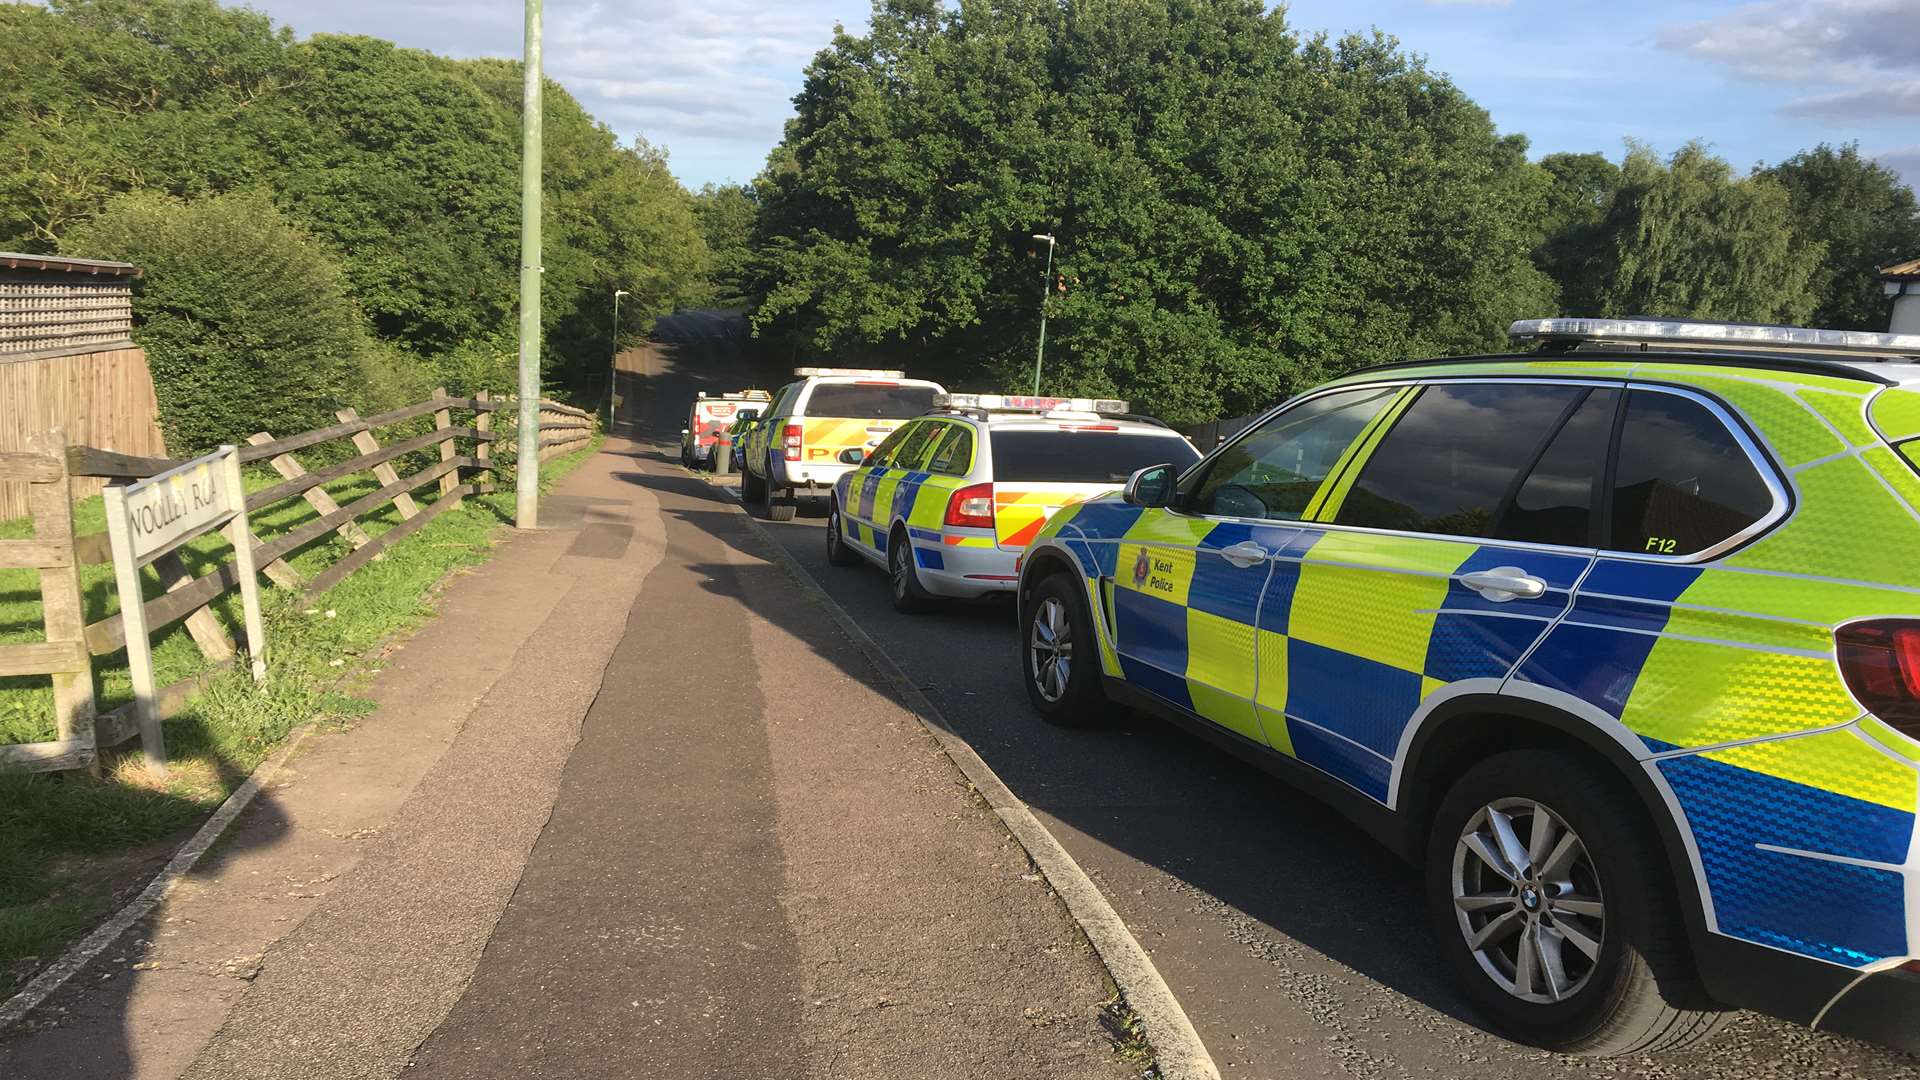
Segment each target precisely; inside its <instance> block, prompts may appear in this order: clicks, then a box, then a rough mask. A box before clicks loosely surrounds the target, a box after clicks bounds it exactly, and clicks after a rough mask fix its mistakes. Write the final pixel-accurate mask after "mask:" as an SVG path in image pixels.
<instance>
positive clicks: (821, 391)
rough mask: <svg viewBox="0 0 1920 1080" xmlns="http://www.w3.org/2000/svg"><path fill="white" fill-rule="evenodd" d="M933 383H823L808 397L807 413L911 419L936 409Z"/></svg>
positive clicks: (881, 418)
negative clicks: (906, 384) (903, 384)
mask: <svg viewBox="0 0 1920 1080" xmlns="http://www.w3.org/2000/svg"><path fill="white" fill-rule="evenodd" d="M935 393H936V391H935V390H934V388H933V387H931V386H893V385H889V384H885V383H820V384H819V385H817V386H815V387H814V388H813V396H812V397H810V398H808V399H807V405H806V409H807V415H808V416H843V417H846V418H848V419H851V420H910V419H912V418H913V417H916V416H919V415H920V414H922V413H924V412H926V411H927V410H928V409H931V408H933V395H934V394H935Z"/></svg>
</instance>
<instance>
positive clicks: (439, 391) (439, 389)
mask: <svg viewBox="0 0 1920 1080" xmlns="http://www.w3.org/2000/svg"><path fill="white" fill-rule="evenodd" d="M446 396H447V388H446V387H444V386H436V387H434V388H433V398H434V400H435V401H444V400H445V399H446ZM433 426H434V430H436V431H445V430H447V429H448V428H450V427H452V426H453V411H452V410H451V409H450V408H448V409H435V410H434V411H433ZM454 454H455V450H454V447H453V436H451V435H449V436H447V437H446V438H444V439H441V440H440V460H441V461H452V460H453V458H454ZM459 486H460V470H459V469H449V470H448V471H446V472H444V473H442V474H441V475H440V496H441V498H445V497H446V496H448V495H450V494H452V493H453V489H454V488H457V487H459Z"/></svg>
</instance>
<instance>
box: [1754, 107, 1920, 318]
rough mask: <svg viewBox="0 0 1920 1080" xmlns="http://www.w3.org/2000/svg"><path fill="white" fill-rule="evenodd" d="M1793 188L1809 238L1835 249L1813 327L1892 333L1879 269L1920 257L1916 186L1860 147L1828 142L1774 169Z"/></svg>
mask: <svg viewBox="0 0 1920 1080" xmlns="http://www.w3.org/2000/svg"><path fill="white" fill-rule="evenodd" d="M1765 175H1766V176H1768V177H1770V178H1771V179H1773V180H1774V181H1775V182H1777V183H1779V184H1780V185H1781V186H1782V187H1784V188H1786V190H1787V195H1788V198H1789V199H1790V200H1791V202H1792V206H1793V218H1794V221H1795V222H1796V223H1797V224H1798V226H1799V228H1800V232H1801V235H1803V236H1805V237H1806V238H1808V239H1809V240H1812V241H1815V242H1824V243H1825V244H1826V245H1827V257H1826V260H1825V261H1824V262H1823V263H1822V265H1821V266H1820V268H1819V270H1818V271H1817V272H1816V274H1815V276H1814V283H1813V284H1814V289H1815V294H1816V301H1815V304H1814V308H1813V324H1814V325H1815V326H1829V327H1834V328H1836V329H1842V330H1885V329H1886V328H1887V322H1888V320H1889V319H1890V318H1891V317H1892V311H1891V303H1892V301H1891V300H1890V299H1889V298H1888V297H1887V296H1886V295H1885V294H1884V293H1883V292H1882V291H1881V288H1880V276H1879V273H1878V269H1879V268H1880V267H1882V266H1890V265H1892V264H1893V263H1896V262H1900V261H1902V260H1905V259H1911V258H1913V257H1914V256H1915V255H1920V207H1916V205H1915V202H1914V193H1913V188H1911V187H1909V186H1907V185H1906V184H1905V183H1904V182H1902V181H1901V179H1900V177H1899V175H1898V174H1896V173H1894V172H1893V171H1892V170H1890V169H1888V168H1886V167H1885V166H1882V165H1879V164H1876V163H1875V162H1873V161H1871V160H1869V159H1867V158H1863V157H1861V156H1860V148H1859V146H1858V145H1857V144H1852V143H1849V144H1847V145H1845V146H1841V147H1839V148H1838V149H1836V148H1834V147H1832V146H1828V145H1827V144H1825V143H1822V144H1821V145H1819V146H1816V147H1814V148H1813V149H1812V150H1804V151H1802V152H1800V153H1798V154H1795V155H1794V156H1793V157H1790V158H1788V159H1787V160H1785V161H1783V162H1781V163H1780V164H1778V165H1775V166H1774V167H1773V168H1771V169H1768V170H1766V172H1765Z"/></svg>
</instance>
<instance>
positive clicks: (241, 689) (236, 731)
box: [0, 439, 599, 994]
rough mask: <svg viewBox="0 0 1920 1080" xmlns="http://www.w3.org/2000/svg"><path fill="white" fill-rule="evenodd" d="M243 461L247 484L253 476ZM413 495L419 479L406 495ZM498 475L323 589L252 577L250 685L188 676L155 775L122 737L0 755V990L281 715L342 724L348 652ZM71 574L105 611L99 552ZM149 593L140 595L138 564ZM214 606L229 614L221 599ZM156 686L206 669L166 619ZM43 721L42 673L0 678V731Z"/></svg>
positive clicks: (563, 462) (118, 675)
mask: <svg viewBox="0 0 1920 1080" xmlns="http://www.w3.org/2000/svg"><path fill="white" fill-rule="evenodd" d="M598 447H599V440H598V439H596V440H594V441H593V442H591V443H589V444H587V446H586V448H585V449H583V450H581V451H579V452H577V453H575V454H572V455H569V456H567V457H563V458H556V459H554V460H553V461H551V462H547V463H545V464H544V465H543V467H542V469H541V479H542V484H541V486H542V488H543V489H545V488H547V487H549V486H550V485H552V484H553V483H556V482H558V481H559V480H560V479H561V478H562V477H564V476H565V475H566V474H567V473H569V472H571V471H572V470H573V468H575V467H576V466H578V465H579V464H580V463H581V462H582V461H585V460H586V458H587V457H588V456H590V455H591V454H592V453H593V452H594V451H595V450H597V449H598ZM269 482H271V480H270V479H269V478H265V477H262V478H258V479H257V480H256V479H255V478H250V483H259V484H265V483H269ZM376 486H378V485H377V482H376V481H374V480H372V479H366V480H350V481H343V482H341V483H339V484H336V485H329V490H330V491H331V492H332V493H333V495H334V496H335V498H336V499H337V500H338V501H339V502H341V503H342V504H345V503H347V502H349V501H351V500H352V499H354V498H357V497H358V496H359V495H363V494H365V493H366V492H367V491H370V490H372V489H373V488H374V487H376ZM416 498H418V499H420V501H421V502H423V503H424V502H428V501H430V500H431V495H430V494H425V495H418V494H417V495H416ZM513 499H514V495H513V492H512V490H511V489H509V490H506V491H502V492H498V493H495V494H493V495H486V496H480V497H476V498H470V499H468V500H466V502H465V503H464V504H463V505H461V506H459V507H458V508H455V509H452V510H449V511H447V512H446V513H444V514H441V515H440V516H439V517H437V518H436V519H434V520H433V521H432V522H431V523H430V524H428V526H427V527H426V528H424V529H422V530H421V531H420V532H419V534H417V535H415V536H412V537H409V538H407V539H406V540H405V541H403V542H401V543H400V544H398V545H396V546H395V547H394V548H393V549H391V550H390V551H388V552H386V553H385V554H383V555H382V556H381V557H380V558H379V559H377V560H375V561H374V562H372V563H369V564H368V565H367V566H365V567H363V568H362V569H360V570H359V571H358V572H356V573H354V574H353V575H352V576H350V577H348V578H347V579H346V580H345V581H342V582H341V583H340V584H339V585H336V586H335V587H334V588H332V589H330V590H328V591H327V592H326V593H324V594H321V595H319V596H315V597H304V598H303V597H299V596H295V595H292V594H290V593H286V592H283V591H281V590H278V589H274V588H271V587H266V586H264V585H263V591H262V597H261V598H262V601H263V607H264V608H265V618H266V631H267V641H268V645H269V649H270V653H269V665H268V678H267V680H266V682H265V683H264V684H260V685H255V684H254V683H253V681H252V680H251V679H250V678H249V677H247V675H246V674H245V673H244V671H243V670H241V667H240V666H239V665H236V666H235V667H233V668H229V669H227V670H224V671H219V672H215V673H212V674H210V676H209V682H208V685H207V686H206V688H205V689H204V690H203V691H202V692H201V693H200V694H199V695H198V696H197V697H196V698H195V699H194V700H193V701H192V702H191V703H190V704H189V706H188V707H187V709H186V710H185V711H183V712H182V713H181V714H180V715H179V716H176V717H174V718H173V719H171V720H168V721H166V722H165V724H164V727H165V729H166V739H167V752H168V758H169V768H168V772H167V775H166V777H165V778H164V779H161V778H156V777H154V776H153V775H151V774H150V773H148V772H147V770H146V769H145V768H144V767H143V766H142V765H141V763H140V757H139V754H138V752H137V750H138V744H137V743H135V744H130V745H129V746H128V747H125V748H122V749H121V750H120V751H119V752H117V753H112V754H109V755H105V756H103V759H102V769H101V775H100V777H99V778H98V779H94V778H91V777H88V776H87V775H85V774H80V773H75V774H60V775H53V774H27V773H14V772H0V994H5V993H8V992H11V991H12V990H13V989H15V988H17V987H18V986H19V985H20V984H22V983H24V982H25V981H26V980H27V979H29V978H31V977H32V974H33V972H34V971H35V970H37V969H38V968H39V967H40V965H41V963H42V962H43V961H47V960H51V959H52V958H53V956H54V955H55V954H56V953H57V951H58V950H59V949H60V948H61V947H63V946H64V945H65V943H66V942H67V941H69V940H71V939H72V938H73V937H75V936H76V935H78V934H79V933H81V932H83V931H84V930H85V929H87V928H88V927H89V926H90V925H92V924H93V923H95V922H97V921H98V920H99V919H100V918H101V917H102V916H104V915H105V914H106V913H107V912H108V911H110V910H112V909H113V907H114V906H115V905H116V904H117V903H119V902H121V901H122V900H123V899H124V898H125V895H126V894H127V893H129V892H131V891H135V890H137V889H138V888H139V887H141V886H142V885H143V884H144V880H145V878H146V876H148V875H149V874H150V873H151V872H152V869H153V868H154V866H156V865H157V864H158V863H160V862H163V861H165V859H166V858H167V857H168V856H169V855H170V854H171V849H172V847H173V843H171V841H173V840H175V839H177V837H178V836H179V835H180V834H181V833H182V832H183V831H185V830H188V829H191V828H195V827H197V826H198V825H199V823H200V822H201V821H202V820H204V819H205V817H206V816H207V815H208V814H210V813H212V811H213V810H214V809H215V808H216V807H218V806H219V805H220V803H221V802H222V801H224V800H225V799H226V797H227V796H228V795H229V794H230V793H231V792H232V791H233V789H234V788H236V787H238V786H239V785H240V784H241V783H242V782H243V781H244V780H245V779H246V777H247V775H248V774H249V773H250V772H252V770H253V768H254V767H255V766H256V765H258V764H259V763H260V762H261V761H262V760H264V759H265V758H266V757H267V756H268V755H269V754H271V753H272V752H273V750H274V748H275V747H277V746H278V745H279V744H280V743H281V741H282V740H283V739H285V738H286V736H287V734H288V733H289V732H291V731H292V730H293V729H294V728H295V727H296V726H298V725H301V724H304V723H307V722H310V721H311V722H316V723H321V724H344V723H346V722H348V721H350V720H352V719H353V718H354V717H357V716H362V715H365V714H366V713H367V712H369V711H370V710H371V709H372V707H373V703H372V702H371V701H368V700H366V699H365V698H363V697H360V696H358V695H357V693H356V691H357V690H358V689H360V688H361V684H362V682H363V681H364V677H365V676H366V675H367V672H366V671H365V670H364V664H363V661H364V660H365V659H366V658H368V657H370V656H371V655H373V654H375V653H377V652H378V651H379V650H380V648H381V647H382V646H383V645H384V644H385V643H387V642H389V641H391V640H392V639H393V638H395V637H397V636H400V635H403V634H405V633H407V632H408V631H410V630H412V629H414V628H415V627H417V626H419V625H420V624H421V623H422V622H424V621H425V620H426V619H427V618H428V617H430V616H431V615H432V613H433V607H434V604H435V603H436V600H437V589H436V586H437V585H438V584H439V583H440V582H442V581H443V580H444V579H445V578H446V577H447V576H448V575H449V574H452V573H454V572H455V571H457V570H459V569H461V568H463V567H468V566H472V565H474V564H476V563H479V562H481V561H483V560H485V559H486V558H487V554H488V551H489V549H490V548H491V547H492V546H493V544H494V542H495V539H496V538H497V536H498V534H499V532H500V530H501V527H502V526H503V525H504V524H505V523H508V522H511V521H512V518H513ZM313 516H314V512H313V511H312V510H311V508H309V507H308V506H307V505H306V503H305V502H304V501H301V500H293V501H292V502H291V503H290V504H287V503H283V504H279V505H276V506H275V507H272V508H270V509H269V511H268V512H267V513H264V514H261V515H259V516H257V517H256V518H255V519H254V522H253V524H254V529H255V532H256V533H258V534H260V535H261V536H262V538H263V539H265V538H271V537H272V536H275V535H279V534H280V533H283V532H286V531H289V530H291V529H294V528H297V527H298V526H299V525H301V524H302V523H303V522H305V521H308V520H311V519H312V517H313ZM76 518H77V519H78V521H77V527H78V529H79V531H81V532H82V533H85V532H90V531H98V530H99V529H101V528H103V527H104V526H103V518H102V516H101V509H100V500H99V499H97V498H96V499H91V500H88V503H83V504H81V505H80V506H79V507H77V508H76ZM399 521H400V518H399V516H398V512H397V511H396V510H394V509H393V508H392V507H388V508H387V509H386V510H385V511H383V512H382V513H380V514H376V515H369V516H368V517H365V518H362V519H361V522H360V523H361V525H362V526H363V527H364V528H365V529H366V531H367V532H369V533H371V534H374V535H378V534H379V533H381V532H384V531H385V530H386V529H389V528H392V527H393V526H394V525H397V524H398V523H399ZM16 535H30V529H27V528H26V527H25V525H24V523H21V522H8V523H0V537H8V536H16ZM346 550H348V549H347V548H346V546H345V542H344V541H342V540H340V539H338V538H330V539H329V540H327V541H324V542H319V543H316V544H314V545H312V546H310V547H309V548H307V549H306V550H304V551H302V552H301V553H300V554H299V555H298V556H296V557H295V558H293V559H292V560H290V561H291V562H292V563H293V565H294V567H295V569H297V570H300V571H301V572H302V575H303V576H305V577H309V578H310V577H312V576H313V575H314V574H316V573H318V572H319V570H320V569H322V568H324V567H325V566H327V565H329V564H331V563H332V562H334V561H335V560H337V559H338V558H339V557H340V556H341V555H343V554H345V552H346ZM226 553H227V549H226V546H225V543H224V542H223V541H221V540H219V539H218V538H203V540H202V541H200V542H196V543H195V544H194V545H191V546H190V547H189V548H188V549H186V550H184V551H183V558H185V559H186V561H187V563H188V566H189V567H190V568H191V569H193V571H194V572H195V573H196V574H199V573H204V572H206V570H207V569H209V568H210V566H211V565H212V564H213V563H215V562H217V561H221V560H223V559H224V558H225V556H226ZM87 570H88V572H87V574H86V576H85V577H84V578H83V580H82V583H81V584H82V588H83V590H84V593H85V601H86V608H87V621H88V622H95V621H98V620H100V619H102V618H105V617H106V616H108V615H110V614H112V613H113V612H114V611H115V610H117V602H116V600H115V597H114V595H113V593H114V590H113V588H112V568H111V567H90V568H87ZM146 584H147V587H148V590H149V595H158V594H159V592H160V591H161V590H160V587H159V585H158V582H157V581H155V580H149V581H148V582H147V583H146ZM224 599H226V600H228V601H230V603H227V604H220V605H216V611H218V612H219V613H220V615H221V618H222V620H223V621H224V622H225V623H226V624H227V626H228V627H229V629H230V630H232V629H234V628H237V627H238V626H239V625H240V623H239V614H240V613H239V599H238V597H237V596H231V597H228V598H224ZM39 636H40V627H39V588H38V582H37V580H36V578H35V577H34V572H33V571H0V643H11V642H15V641H32V640H36V639H37V638H38V637H39ZM154 667H155V677H156V679H157V681H158V682H159V683H160V684H161V685H167V684H169V683H172V682H175V681H177V680H179V679H183V678H188V677H191V676H194V675H196V674H204V673H207V667H208V665H207V664H206V662H205V661H204V660H203V659H202V658H201V656H200V653H199V651H198V650H197V649H196V648H195V647H194V645H193V642H192V640H191V639H190V638H189V637H188V635H187V634H186V632H185V629H184V627H182V626H179V625H175V626H174V627H172V628H170V629H169V630H168V631H167V632H165V633H164V634H162V635H160V636H159V637H158V638H157V639H156V641H155V643H154ZM94 678H95V694H96V696H97V698H98V700H99V708H100V709H101V710H102V711H104V710H106V709H109V708H112V707H114V706H115V705H117V704H119V703H120V702H123V701H126V700H129V699H130V698H131V696H132V685H131V682H130V679H129V677H128V675H127V671H126V657H125V654H124V653H119V654H115V655H113V656H108V657H100V658H97V659H96V661H95V674H94ZM52 735H53V708H52V693H51V691H50V689H49V684H48V680H47V679H46V678H45V677H36V678H14V679H0V743H10V742H33V741H39V740H42V739H48V738H51V737H52Z"/></svg>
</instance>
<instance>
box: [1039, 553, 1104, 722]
mask: <svg viewBox="0 0 1920 1080" xmlns="http://www.w3.org/2000/svg"><path fill="white" fill-rule="evenodd" d="M1080 593H1081V590H1080V583H1079V582H1078V581H1076V580H1074V578H1073V577H1072V576H1071V575H1068V574H1054V575H1052V576H1050V577H1048V578H1046V579H1044V580H1042V581H1041V582H1040V584H1038V585H1036V586H1034V587H1033V589H1032V591H1031V592H1029V593H1028V594H1027V596H1026V597H1025V599H1024V600H1023V601H1022V603H1021V613H1020V627H1021V630H1020V635H1021V638H1020V669H1021V671H1022V672H1024V673H1025V675H1026V679H1025V682H1026V684H1027V700H1029V701H1031V702H1033V707H1034V709H1035V710H1037V711H1038V712H1039V713H1040V718H1041V719H1043V720H1045V721H1046V722H1047V723H1049V724H1058V725H1060V726H1062V727H1085V726H1087V725H1090V724H1096V723H1099V722H1101V721H1102V720H1104V719H1106V717H1107V716H1108V714H1109V713H1110V711H1111V706H1110V705H1109V704H1108V703H1107V700H1106V693H1105V692H1104V691H1102V690H1101V688H1100V661H1099V659H1098V657H1099V648H1100V645H1099V642H1098V640H1097V639H1096V638H1095V637H1094V628H1093V619H1092V617H1091V616H1090V615H1089V613H1088V612H1087V603H1086V600H1085V599H1084V598H1083V597H1082V596H1081V594H1080Z"/></svg>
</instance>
